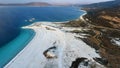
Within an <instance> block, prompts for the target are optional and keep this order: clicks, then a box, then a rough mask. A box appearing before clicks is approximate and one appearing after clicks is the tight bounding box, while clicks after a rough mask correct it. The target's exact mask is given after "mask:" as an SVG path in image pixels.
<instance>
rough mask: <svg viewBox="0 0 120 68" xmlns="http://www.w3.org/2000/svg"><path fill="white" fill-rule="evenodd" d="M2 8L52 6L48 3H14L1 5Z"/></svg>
mask: <svg viewBox="0 0 120 68" xmlns="http://www.w3.org/2000/svg"><path fill="white" fill-rule="evenodd" d="M0 6H51V4H49V3H46V2H30V3H12V4H3V3H0Z"/></svg>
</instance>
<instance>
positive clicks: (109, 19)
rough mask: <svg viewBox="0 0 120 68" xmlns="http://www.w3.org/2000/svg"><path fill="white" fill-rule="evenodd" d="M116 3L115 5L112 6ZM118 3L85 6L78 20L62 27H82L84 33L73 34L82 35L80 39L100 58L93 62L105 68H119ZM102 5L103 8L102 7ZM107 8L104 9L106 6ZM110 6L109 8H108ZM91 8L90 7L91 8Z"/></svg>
mask: <svg viewBox="0 0 120 68" xmlns="http://www.w3.org/2000/svg"><path fill="white" fill-rule="evenodd" d="M114 3H116V4H114ZM119 3H120V1H119V0H116V1H110V2H103V3H98V5H99V6H100V7H99V6H98V7H97V6H95V5H97V4H91V5H86V6H87V7H86V6H85V7H83V8H82V9H83V10H85V11H86V12H87V14H86V15H84V16H83V17H81V18H80V19H79V20H74V21H70V22H69V23H67V24H64V25H63V26H67V27H77V28H78V27H83V30H84V31H82V32H81V31H80V30H74V31H72V32H73V33H77V34H83V35H85V36H86V38H80V37H77V38H78V39H82V40H83V41H84V42H86V43H87V44H88V45H90V46H91V47H93V48H95V49H96V52H97V53H99V54H100V55H101V57H102V58H97V59H95V60H97V61H99V62H100V63H101V62H102V64H103V65H105V66H106V67H107V68H120V65H119V64H120V5H119ZM111 4H114V5H111ZM103 5H104V7H102V6H103ZM105 5H106V6H107V7H106V6H105ZM109 5H111V6H109ZM91 6H92V7H91Z"/></svg>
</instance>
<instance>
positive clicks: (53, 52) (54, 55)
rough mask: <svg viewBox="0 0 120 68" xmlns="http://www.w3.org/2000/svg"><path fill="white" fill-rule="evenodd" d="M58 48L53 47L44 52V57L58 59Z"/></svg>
mask: <svg viewBox="0 0 120 68" xmlns="http://www.w3.org/2000/svg"><path fill="white" fill-rule="evenodd" d="M56 49H57V47H55V46H53V47H50V48H48V49H47V50H46V51H44V53H43V54H44V56H45V57H46V58H48V59H52V58H57V53H56V52H57V50H56Z"/></svg>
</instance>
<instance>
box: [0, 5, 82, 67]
mask: <svg viewBox="0 0 120 68" xmlns="http://www.w3.org/2000/svg"><path fill="white" fill-rule="evenodd" d="M83 13H84V12H83V11H79V9H78V8H76V7H0V68H1V67H3V66H4V65H5V64H7V63H8V62H9V61H10V60H11V59H12V58H14V57H15V56H16V54H18V53H19V52H20V51H21V50H22V49H23V48H24V47H25V46H26V45H27V44H28V43H29V41H30V40H31V39H32V38H33V36H34V32H33V31H32V30H27V29H21V27H22V26H26V25H29V24H32V23H33V22H37V21H50V22H61V21H69V20H73V19H76V18H78V17H79V16H80V15H82V14H83ZM30 20H32V21H30Z"/></svg>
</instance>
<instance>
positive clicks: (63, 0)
mask: <svg viewBox="0 0 120 68" xmlns="http://www.w3.org/2000/svg"><path fill="white" fill-rule="evenodd" d="M103 1H110V0H0V3H27V2H48V3H72V4H76V3H80V4H82V3H96V2H103Z"/></svg>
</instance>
